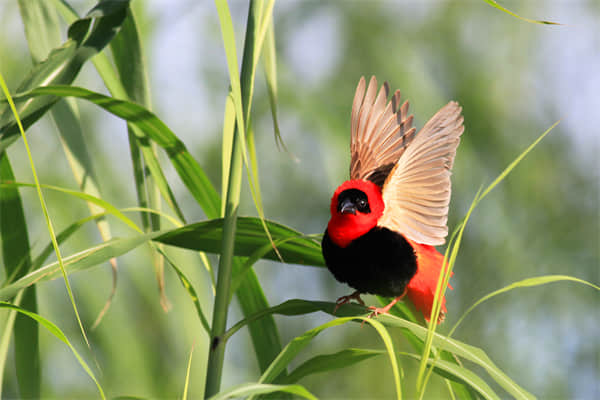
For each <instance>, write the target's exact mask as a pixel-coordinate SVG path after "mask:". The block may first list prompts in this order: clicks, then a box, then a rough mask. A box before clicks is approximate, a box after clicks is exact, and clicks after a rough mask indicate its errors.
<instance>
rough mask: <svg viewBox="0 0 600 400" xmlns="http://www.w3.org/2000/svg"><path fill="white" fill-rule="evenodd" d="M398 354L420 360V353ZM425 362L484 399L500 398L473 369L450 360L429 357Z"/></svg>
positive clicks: (460, 397)
mask: <svg viewBox="0 0 600 400" xmlns="http://www.w3.org/2000/svg"><path fill="white" fill-rule="evenodd" d="M398 354H400V355H403V356H407V357H411V358H414V359H415V360H421V355H420V354H411V353H404V352H403V353H398ZM427 364H429V365H431V366H432V367H433V371H434V372H435V373H436V374H438V375H440V376H443V377H445V378H447V379H450V380H451V381H452V382H457V383H460V384H461V385H467V387H469V388H472V389H473V390H475V391H476V392H477V393H479V394H480V395H481V396H483V398H485V399H489V400H499V399H500V397H499V396H498V395H497V394H496V393H495V392H494V391H493V390H492V388H490V386H489V385H488V384H487V383H486V382H485V381H484V380H483V379H481V378H480V377H479V376H477V375H476V374H475V373H474V372H473V371H470V370H468V369H466V368H465V367H462V366H460V365H457V364H456V363H453V362H450V361H445V360H433V359H431V358H429V359H427ZM467 393H468V392H467ZM468 397H471V396H470V393H469V394H468ZM458 398H459V399H463V398H464V397H462V396H459V397H458Z"/></svg>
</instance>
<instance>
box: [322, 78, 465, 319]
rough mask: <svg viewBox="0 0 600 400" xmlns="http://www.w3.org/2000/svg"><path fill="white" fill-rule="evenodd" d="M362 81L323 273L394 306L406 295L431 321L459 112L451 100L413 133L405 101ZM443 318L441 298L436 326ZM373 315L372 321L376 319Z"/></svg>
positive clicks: (357, 294)
mask: <svg viewBox="0 0 600 400" xmlns="http://www.w3.org/2000/svg"><path fill="white" fill-rule="evenodd" d="M365 87H366V82H365V78H364V77H362V78H361V79H360V81H359V83H358V87H357V88H356V94H355V96H354V102H353V104H352V127H351V142H350V153H351V162H350V180H348V181H346V182H344V183H343V184H342V185H341V186H339V187H338V188H337V190H336V191H335V193H334V194H333V197H332V199H331V219H330V220H329V224H328V225H327V229H326V230H325V235H324V236H323V242H322V247H323V257H324V258H325V263H326V264H327V268H329V270H330V271H331V273H332V274H333V276H334V277H335V278H336V279H337V280H338V281H340V282H344V283H347V284H348V285H350V286H351V287H352V288H354V289H355V290H356V291H355V292H354V293H352V294H351V295H349V296H343V297H340V298H339V299H338V300H337V304H338V306H339V305H341V304H345V303H348V302H349V301H350V300H352V299H355V300H357V301H358V302H359V303H361V304H363V305H364V303H363V301H362V300H361V298H360V295H361V294H362V293H371V294H376V295H380V296H385V297H394V300H393V301H392V302H391V303H390V304H388V305H387V306H385V307H383V308H376V307H369V308H370V309H372V310H373V311H374V312H373V314H374V315H377V314H379V313H387V312H388V311H389V309H390V308H391V307H392V306H393V305H394V304H395V303H396V302H397V301H398V300H400V299H401V298H402V297H403V296H404V295H407V296H408V298H409V299H410V300H411V301H412V303H413V304H414V305H415V307H416V308H417V309H418V310H419V311H421V312H422V313H423V315H424V316H425V319H427V320H428V321H429V319H430V315H431V308H432V306H433V298H434V296H435V290H436V286H437V281H438V277H439V275H440V272H441V269H442V264H443V259H444V256H443V255H442V254H440V253H439V252H438V251H437V250H436V249H435V247H433V246H437V245H441V244H443V243H444V241H445V238H446V236H447V235H448V227H447V226H446V223H447V220H448V205H449V203H450V191H451V188H450V174H451V172H450V171H451V169H452V164H453V162H454V156H455V155H456V148H457V147H458V144H459V142H460V136H461V134H462V133H463V130H464V127H463V117H462V115H461V110H462V108H461V107H460V106H459V105H458V103H456V102H454V101H451V102H450V103H448V104H447V105H445V106H444V107H443V108H442V109H441V110H439V111H438V112H437V113H436V114H435V115H434V116H433V117H432V118H431V119H430V120H429V121H428V122H427V123H426V124H425V126H424V127H423V129H421V130H420V131H419V132H418V133H416V134H415V132H416V130H415V128H414V127H412V122H413V116H412V115H410V116H409V115H408V102H407V101H405V102H404V103H403V104H402V105H400V91H396V92H395V93H394V95H393V96H392V97H391V99H390V100H389V101H388V97H389V86H388V84H387V82H386V83H384V84H383V86H382V87H381V89H380V90H379V91H378V90H377V89H378V84H377V80H376V79H375V77H372V78H371V81H370V82H369V85H368V87H367V88H366V91H365ZM445 313H446V306H445V298H442V313H441V315H440V321H441V320H442V319H443V316H444V315H445ZM373 314H372V315H373Z"/></svg>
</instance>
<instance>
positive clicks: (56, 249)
mask: <svg viewBox="0 0 600 400" xmlns="http://www.w3.org/2000/svg"><path fill="white" fill-rule="evenodd" d="M0 86H1V87H2V91H3V92H4V95H5V96H6V99H7V100H8V103H9V104H10V108H11V110H12V112H13V114H14V118H15V120H16V121H17V124H18V126H19V129H20V131H21V137H22V138H23V143H24V145H25V150H26V151H27V157H28V159H29V164H30V167H31V173H32V175H33V179H34V181H35V188H36V190H37V195H38V199H39V201H40V206H41V208H42V212H43V214H44V219H45V221H46V226H47V228H48V233H49V235H50V239H51V240H52V246H53V247H54V252H55V253H56V258H57V259H58V264H59V266H60V270H61V272H62V275H63V278H64V280H65V286H66V289H67V293H68V294H69V299H70V300H71V305H72V306H73V312H74V313H75V317H76V319H77V323H78V325H79V329H80V330H81V335H82V336H83V338H84V340H85V342H86V344H87V346H88V347H90V343H89V341H88V338H87V335H86V333H85V329H84V327H83V323H82V322H81V317H80V316H79V311H77V304H76V303H75V297H74V296H73V292H72V290H71V285H70V284H69V279H68V277H67V273H66V271H65V268H64V265H63V262H62V257H61V254H60V248H59V247H58V242H57V241H56V235H55V233H54V227H53V226H52V221H51V219H50V215H49V213H48V208H47V206H46V201H45V200H44V195H43V194H42V188H41V186H40V182H39V179H38V176H37V172H36V169H35V164H34V162H33V156H32V155H31V150H30V148H29V144H28V142H27V137H26V136H25V130H24V129H23V125H21V119H20V118H19V114H18V112H17V109H16V107H15V104H14V102H13V100H12V97H11V96H10V93H9V91H8V88H7V87H6V83H5V82H4V78H3V77H2V74H0Z"/></svg>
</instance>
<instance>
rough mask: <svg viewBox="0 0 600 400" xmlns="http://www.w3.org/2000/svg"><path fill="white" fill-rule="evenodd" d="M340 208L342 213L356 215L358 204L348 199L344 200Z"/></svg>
mask: <svg viewBox="0 0 600 400" xmlns="http://www.w3.org/2000/svg"><path fill="white" fill-rule="evenodd" d="M338 210H339V211H340V213H342V214H354V215H356V206H355V205H354V203H353V202H352V201H350V200H348V199H346V200H344V201H342V203H341V204H340V205H339V207H338Z"/></svg>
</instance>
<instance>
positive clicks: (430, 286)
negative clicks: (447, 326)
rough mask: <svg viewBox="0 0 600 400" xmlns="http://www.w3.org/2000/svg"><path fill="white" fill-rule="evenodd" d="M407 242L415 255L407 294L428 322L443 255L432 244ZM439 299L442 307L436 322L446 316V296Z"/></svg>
mask: <svg viewBox="0 0 600 400" xmlns="http://www.w3.org/2000/svg"><path fill="white" fill-rule="evenodd" d="M409 243H410V244H411V245H412V247H413V249H414V250H415V253H416V255H417V273H416V274H415V276H414V277H413V278H412V279H411V280H410V282H409V284H408V286H407V295H408V298H409V299H410V301H411V302H412V303H413V304H414V305H415V307H416V308H417V310H419V311H421V312H422V313H423V316H424V317H425V319H426V320H427V321H428V322H429V320H430V319H431V309H432V308H433V299H434V297H435V289H436V287H437V282H438V278H439V276H440V273H441V272H442V266H443V264H444V255H443V254H440V253H439V252H438V251H437V250H436V249H435V247H433V246H429V245H425V244H419V243H415V242H413V241H412V240H409ZM448 287H449V288H450V289H452V286H450V285H448ZM441 301H442V308H441V311H440V315H439V318H438V323H440V322H442V321H443V320H444V318H445V316H446V297H445V296H442V299H441Z"/></svg>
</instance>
